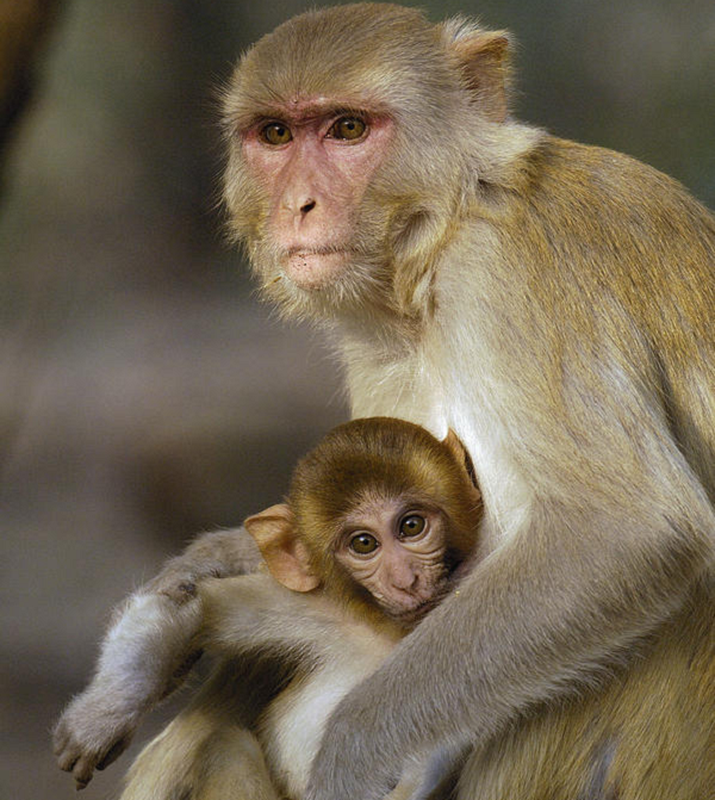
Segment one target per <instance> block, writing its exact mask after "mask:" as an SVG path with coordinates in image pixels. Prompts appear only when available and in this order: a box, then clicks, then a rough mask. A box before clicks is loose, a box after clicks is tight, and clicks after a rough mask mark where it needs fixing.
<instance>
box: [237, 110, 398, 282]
mask: <svg viewBox="0 0 715 800" xmlns="http://www.w3.org/2000/svg"><path fill="white" fill-rule="evenodd" d="M349 108H350V104H349V103H346V104H344V105H343V104H340V103H336V102H335V101H334V100H330V101H327V100H324V99H322V98H313V99H309V100H300V101H296V102H295V103H291V104H290V108H285V109H283V111H282V113H281V114H280V115H279V116H275V117H263V118H261V119H259V120H257V121H256V122H255V123H254V124H253V125H252V126H251V127H250V128H248V129H247V130H245V131H244V132H243V151H244V156H245V159H246V164H247V165H248V169H249V171H250V172H251V173H252V175H253V177H254V179H255V180H256V181H257V182H258V183H259V185H261V187H262V188H263V189H264V191H265V192H266V193H267V195H268V196H269V197H270V198H271V203H270V213H269V223H268V229H269V232H270V236H271V238H272V240H273V241H274V242H275V243H276V245H277V246H278V248H279V251H280V253H281V263H282V266H283V269H284V272H285V274H286V276H287V277H288V279H289V280H291V281H293V282H294V283H295V284H296V285H298V286H299V287H301V288H303V289H320V288H321V286H323V285H324V284H325V283H326V282H328V281H330V280H331V279H332V278H334V277H335V276H336V275H337V274H338V273H339V272H340V270H341V269H342V268H344V267H345V266H346V265H347V264H348V263H349V261H350V258H351V247H352V245H351V242H352V238H353V229H354V225H353V220H354V216H355V210H356V209H357V208H358V206H359V205H360V202H361V200H362V197H363V194H364V192H365V189H366V187H367V185H368V183H369V182H370V179H371V177H372V175H373V173H374V172H375V170H376V169H377V168H378V166H379V165H380V163H381V162H382V160H383V158H384V155H385V153H386V151H387V149H388V145H389V143H390V141H391V139H392V136H393V131H394V125H393V122H392V120H391V119H390V118H389V117H388V116H386V115H376V114H374V113H366V112H360V111H347V110H345V109H349Z"/></svg>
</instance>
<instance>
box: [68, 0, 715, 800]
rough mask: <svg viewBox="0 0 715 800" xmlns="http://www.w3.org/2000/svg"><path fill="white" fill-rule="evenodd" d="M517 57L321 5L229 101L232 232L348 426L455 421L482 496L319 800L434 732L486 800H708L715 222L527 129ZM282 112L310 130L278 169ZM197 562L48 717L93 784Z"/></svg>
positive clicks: (673, 194) (473, 796) (173, 648)
mask: <svg viewBox="0 0 715 800" xmlns="http://www.w3.org/2000/svg"><path fill="white" fill-rule="evenodd" d="M507 44H508V37H507V36H506V35H505V34H504V33H502V32H496V33H493V32H489V31H485V30H482V29H480V28H479V27H478V26H477V25H474V24H473V23H471V22H469V21H467V20H463V19H457V20H449V21H447V22H445V23H443V24H441V25H440V24H437V25H433V24H431V23H430V22H429V21H428V20H427V19H426V18H425V17H424V15H422V14H421V13H420V12H419V11H417V10H415V9H405V8H401V7H399V6H394V5H379V4H376V5H373V4H358V5H353V6H341V7H339V8H334V9H322V10H319V11H315V12H309V13H307V14H304V15H301V16H299V17H296V18H294V19H293V20H290V21H288V22H287V23H286V24H285V25H283V26H281V27H280V28H278V29H277V30H276V31H275V32H273V33H272V34H269V35H268V36H267V37H265V38H264V39H263V40H261V41H260V42H258V43H257V44H256V45H255V46H254V47H253V48H252V49H251V50H250V51H249V52H248V53H247V54H246V55H245V57H244V58H243V59H242V61H241V64H240V65H239V67H238V69H237V71H236V73H235V75H234V78H233V79H232V81H231V83H230V85H229V86H228V87H227V89H226V100H225V109H226V113H225V135H226V141H227V146H228V163H227V169H226V178H225V187H224V196H225V200H226V207H227V210H228V215H229V226H230V228H231V231H232V233H233V235H234V237H235V238H236V239H237V240H240V241H242V242H244V243H245V245H246V248H247V251H248V253H249V256H250V258H251V263H252V269H253V271H254V273H255V275H256V277H257V278H258V280H259V282H260V285H261V290H262V293H263V295H264V296H265V297H266V298H267V299H268V300H270V301H271V302H273V303H275V304H277V305H278V306H279V308H280V309H281V310H282V311H283V313H285V314H286V315H292V316H298V317H304V318H308V319H312V320H314V321H315V322H316V323H317V324H318V325H320V326H322V327H324V328H325V329H326V330H327V331H328V333H329V334H330V336H331V339H332V341H333V342H334V343H335V348H336V350H337V352H338V353H339V354H340V357H341V360H342V362H343V364H344V367H345V374H346V383H347V387H348V391H349V394H350V398H351V403H352V411H353V415H354V416H356V417H366V416H381V415H382V416H394V417H400V418H403V419H406V420H410V421H412V422H416V423H419V424H422V425H424V426H425V427H426V428H428V429H429V430H431V431H432V432H434V433H435V434H437V435H438V436H440V437H442V436H444V435H445V434H446V432H447V430H448V429H453V430H454V431H455V432H456V434H457V435H458V436H459V439H460V440H461V441H462V442H463V443H464V445H465V447H466V449H467V450H468V452H469V454H470V456H471V458H472V461H473V463H474V468H475V471H476V474H477V477H478V479H479V484H480V488H481V490H482V492H483V494H484V500H485V516H484V521H483V524H482V526H481V530H480V537H479V550H480V552H479V554H480V557H481V558H482V560H480V562H479V563H478V564H477V565H476V567H475V568H474V569H473V571H472V572H471V574H470V575H469V576H468V577H467V578H466V579H465V580H464V581H463V584H462V586H461V587H460V592H459V595H455V596H452V597H450V598H448V599H447V600H445V602H444V603H443V604H441V605H440V606H439V607H438V608H437V609H435V610H434V611H433V612H432V613H431V614H430V615H429V616H428V617H427V618H426V619H425V620H424V622H423V623H422V624H421V625H420V626H419V628H418V629H417V630H416V631H414V632H413V633H411V634H410V635H409V636H407V637H406V638H405V639H404V640H403V641H402V642H401V643H400V644H399V646H398V647H397V649H396V650H395V652H394V653H393V654H391V655H390V657H389V658H388V659H387V661H386V662H385V664H384V665H383V666H382V667H381V668H380V669H378V670H377V672H376V673H375V674H374V675H372V676H371V678H370V679H369V680H368V681H367V682H365V683H364V684H363V685H361V686H359V687H358V688H357V689H356V690H355V691H353V692H352V693H351V694H350V695H348V697H346V698H345V700H344V701H343V702H342V703H341V704H340V705H339V706H338V708H337V709H336V711H335V713H334V714H333V716H332V718H331V720H330V722H329V726H328V729H327V733H326V736H325V739H324V745H323V748H322V751H321V753H320V754H319V755H318V758H317V760H316V762H315V766H314V774H313V777H312V782H311V788H310V790H309V793H308V797H309V799H310V800H334V798H335V797H336V796H337V797H341V798H342V797H350V798H357V797H360V798H362V800H373V798H378V797H380V796H381V795H382V794H384V792H385V789H386V787H387V786H388V785H391V783H392V782H393V781H394V780H395V778H396V776H397V775H399V774H400V771H401V765H402V764H403V763H404V760H405V758H406V757H409V756H410V755H411V754H413V753H415V752H422V751H423V750H424V749H425V747H429V746H430V745H432V744H433V743H435V742H437V743H440V744H446V745H448V746H449V745H451V744H455V743H456V744H457V745H462V744H465V743H468V744H470V745H471V746H472V747H473V754H472V757H471V760H470V762H469V763H468V764H467V766H466V768H465V771H464V776H463V780H462V782H461V785H460V793H459V796H460V797H461V798H467V799H468V800H483V798H490V799H491V798H495V799H496V798H499V800H503V799H504V798H509V800H670V798H677V800H703V799H704V798H707V800H709V795H708V791H710V789H711V787H712V785H713V767H712V765H713V764H715V742H713V735H712V730H713V698H714V697H715V678H714V671H715V667H714V666H713V664H714V663H715V655H713V636H714V635H715V634H714V628H713V626H714V625H715V604H714V603H713V594H714V592H715V589H714V588H713V586H714V583H715V566H714V565H715V514H714V513H713V507H712V505H713V501H714V500H715V339H714V336H713V331H714V330H715V222H714V220H713V216H712V215H711V214H710V212H708V211H707V210H706V209H704V208H703V207H702V206H701V205H699V204H698V203H697V202H696V201H695V200H693V199H692V198H691V197H690V196H689V195H688V194H687V192H686V191H685V190H684V189H683V188H682V187H680V186H679V185H678V184H677V183H676V182H674V181H672V180H671V179H669V178H667V177H666V176H664V175H662V174H660V173H659V172H657V171H656V170H653V169H651V168H649V167H647V166H644V165H642V164H639V163H638V162H636V161H635V160H633V159H630V158H628V157H627V156H623V155H620V154H617V153H613V152H611V151H608V150H603V149H600V148H595V147H586V146H583V145H579V144H574V143H571V142H566V141H563V140H560V139H557V138H555V137H552V136H550V135H548V134H547V133H545V132H543V131H540V130H537V129H534V128H532V127H530V126H528V125H525V124H522V123H520V122H518V121H517V120H515V119H513V118H512V117H511V116H510V114H509V113H508V105H507V102H506V101H507V98H508V91H507V90H506V89H507V88H508V87H507V86H506V84H507V83H508V81H507V78H508V65H507V61H506V59H507V56H508V52H507ZM505 87H506V88H505ZM346 115H347V116H348V117H349V118H351V119H355V118H357V119H358V120H360V122H361V123H365V126H366V130H367V131H368V135H366V136H364V137H363V138H362V139H361V140H360V141H357V142H351V143H347V144H346V145H345V147H342V149H341V147H340V146H338V147H334V146H333V145H335V144H336V142H335V141H334V140H332V139H326V138H325V135H324V134H325V131H326V130H329V129H330V126H331V125H332V124H333V123H334V121H335V120H336V119H339V118H341V116H343V117H344V116H346ZM276 120H278V121H279V122H280V124H282V125H283V126H284V127H285V128H286V129H287V130H288V131H289V132H290V133H291V135H292V139H290V141H289V140H286V144H285V146H284V147H281V148H275V149H271V148H266V147H265V146H264V144H265V143H263V144H261V139H260V131H261V129H262V126H263V125H265V124H266V123H269V122H275V121H276ZM337 144H338V145H340V143H339V142H338V143H337ZM328 145H330V147H328ZM309 152H312V153H313V154H315V153H320V157H319V158H315V157H313V158H308V156H307V154H308V153H309ZM360 152H365V153H367V154H368V156H369V157H365V158H364V159H363V161H362V162H361V163H360V167H359V168H355V167H352V168H351V166H350V164H351V161H352V162H354V161H355V156H356V154H359V153H360ZM321 158H322V159H323V161H322V162H321V161H320V159H321ZM326 164H328V165H329V168H328V167H326V166H325V165H326ZM321 170H322V171H321ZM331 237H332V238H331ZM308 267H310V269H308ZM301 270H302V271H301ZM311 270H312V271H311ZM239 539H240V537H236V540H237V541H238V540H239ZM243 564H244V562H241V563H237V564H235V565H234V566H235V568H236V569H241V568H242V567H243ZM201 568H202V567H201V564H198V565H197V564H195V563H193V562H192V560H191V558H190V557H188V558H182V559H179V561H178V562H176V564H175V569H173V570H172V572H171V574H167V575H165V576H160V578H159V580H158V583H157V584H155V585H154V591H153V592H150V593H149V594H146V593H144V594H142V593H141V592H140V593H139V595H138V596H137V598H135V600H134V601H133V604H132V605H131V606H129V607H128V609H127V610H125V613H124V615H123V617H122V618H121V620H120V623H118V626H117V627H118V628H119V629H120V632H121V631H125V630H129V631H130V632H131V633H132V636H131V637H129V639H128V641H129V646H128V647H127V646H125V647H124V648H123V649H122V658H119V656H118V655H116V652H115V649H113V644H112V642H113V641H114V639H113V638H112V634H113V632H110V636H109V637H108V639H107V641H106V642H105V646H104V650H103V661H102V663H101V665H100V670H99V672H98V675H97V678H96V679H95V681H94V682H93V687H94V689H96V690H97V691H96V692H94V693H92V691H88V693H87V694H86V695H83V696H82V697H80V698H79V699H78V700H77V701H75V704H73V706H71V707H70V711H71V712H72V713H71V714H69V715H68V716H66V717H65V718H63V721H61V724H60V726H58V730H60V731H61V732H62V737H61V742H65V740H66V741H68V742H69V745H67V746H66V747H65V745H64V744H62V746H61V748H60V750H61V753H62V755H61V758H62V763H63V765H64V766H65V768H68V769H73V768H74V769H75V774H76V775H77V776H78V779H79V778H85V777H86V775H87V773H89V774H90V775H91V769H92V768H93V766H94V764H96V763H97V762H98V761H100V760H101V759H102V757H103V756H104V755H105V754H106V752H107V750H108V749H109V748H110V747H111V745H112V744H113V743H114V742H115V741H116V740H117V739H120V738H121V735H122V734H123V728H122V726H121V725H114V726H106V727H103V725H102V720H103V718H104V717H103V716H102V715H101V714H97V713H96V712H95V709H94V707H95V706H97V705H98V702H97V697H98V696H99V697H101V698H102V699H103V701H104V705H105V706H107V707H109V708H115V707H116V706H117V705H119V707H120V709H122V710H125V707H124V706H122V705H121V704H120V703H119V702H118V700H119V699H121V694H120V692H119V691H118V690H115V688H116V686H117V685H121V681H120V680H119V678H120V677H121V675H122V670H123V669H124V668H125V667H124V665H125V663H129V664H130V665H131V666H132V667H134V668H136V667H137V664H142V663H143V662H142V658H141V656H142V654H143V653H144V652H145V649H143V645H144V644H146V642H147V636H146V635H145V633H144V634H142V630H144V631H145V629H146V627H147V624H146V623H144V625H143V626H142V617H141V614H140V613H139V611H140V609H141V608H143V607H144V601H146V602H149V601H151V602H154V601H156V598H157V595H159V594H160V593H161V592H162V591H164V592H166V594H167V595H168V596H169V597H173V596H174V594H175V592H176V586H177V584H178V583H179V580H180V576H184V575H189V576H190V575H193V574H194V573H195V572H197V571H198V573H199V574H200V573H201ZM189 583H191V581H189ZM140 601H141V602H140ZM193 603H194V601H193V600H191V599H190V600H188V601H187V602H186V603H185V604H183V605H182V604H175V606H176V607H174V606H171V605H170V604H169V606H168V607H167V608H164V607H163V606H162V615H163V617H162V618H163V620H164V627H165V629H166V631H168V632H169V633H171V632H172V631H173V632H176V631H187V632H186V635H185V636H184V637H183V638H181V637H177V642H174V641H173V639H172V638H171V636H169V635H168V634H167V635H166V636H164V637H162V638H161V643H162V644H163V645H164V646H165V650H166V653H162V654H161V655H157V662H158V663H159V664H160V666H161V669H160V670H158V671H157V676H158V677H157V676H154V675H152V676H150V677H151V680H147V691H146V698H148V700H147V699H146V698H144V697H142V702H141V703H134V704H129V707H128V711H131V712H132V713H134V712H136V713H137V714H138V713H139V712H140V711H142V710H144V709H145V708H146V707H148V706H149V705H151V702H155V701H156V699H157V697H158V696H159V695H160V690H161V688H162V687H165V685H166V684H165V683H162V679H165V676H166V670H167V665H171V664H174V663H176V662H181V660H182V659H183V658H185V657H186V655H187V653H186V650H187V649H189V648H188V646H187V645H186V642H187V641H189V638H190V634H191V633H192V632H193V631H194V630H195V626H196V625H197V622H196V620H197V615H196V613H193V615H191V614H188V613H187V609H188V610H189V611H191V609H192V608H193V606H192V604H193ZM187 617H188V622H182V620H186V619H187ZM187 626H188V627H187ZM113 631H114V629H113ZM122 641H124V640H122ZM132 642H133V643H132ZM182 643H184V644H183V645H182ZM182 646H183V648H184V649H183V650H182ZM105 655H106V657H105ZM139 671H141V670H139ZM169 674H171V672H170V671H169ZM107 685H109V686H110V687H113V688H111V691H105V689H104V688H103V687H105V686H107ZM90 688H92V687H90ZM98 693H99V695H98ZM128 711H126V710H125V714H124V718H123V719H122V723H123V722H124V720H125V719H126V717H127V716H128ZM105 716H106V715H105ZM119 716H121V715H119ZM132 730H133V728H132ZM97 732H98V733H97ZM95 734H96V735H95ZM78 754H80V755H79V756H78ZM78 757H79V758H80V760H79V761H78V760H77V758H78ZM697 764H700V767H699V768H698V766H697ZM78 765H79V766H78Z"/></svg>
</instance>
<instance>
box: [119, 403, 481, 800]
mask: <svg viewBox="0 0 715 800" xmlns="http://www.w3.org/2000/svg"><path fill="white" fill-rule="evenodd" d="M480 509H481V499H480V494H479V491H478V490H477V488H476V487H475V486H474V484H473V483H472V478H471V477H470V475H469V473H468V470H467V469H466V463H465V453H464V450H463V449H462V448H461V446H460V444H459V442H458V441H457V440H456V437H455V436H454V434H450V435H449V436H448V438H447V440H446V441H445V442H444V443H440V442H439V441H437V440H436V439H435V438H434V437H433V436H431V435H430V434H429V433H427V431H425V430H424V429H423V428H420V427H419V426H416V425H412V424H411V423H408V422H404V421H402V420H392V419H379V418H378V419H366V420H355V421H353V422H350V423H347V424H345V425H342V426H340V427H338V428H336V429H335V430H333V431H331V433H329V434H328V435H327V436H326V437H325V438H324V439H323V440H322V441H321V443H320V444H319V445H318V446H317V447H316V448H315V449H314V450H313V451H312V452H311V453H310V454H309V455H308V456H306V458H304V459H303V460H302V461H301V462H300V463H299V465H298V467H297V469H296V471H295V474H294V477H293V481H292V485H291V490H290V494H289V497H288V502H287V504H282V505H278V506H273V507H271V508H269V509H268V510H267V511H264V512H263V513H261V514H257V515H255V516H253V517H249V519H247V520H246V523H245V524H246V528H247V529H248V531H249V533H250V534H251V535H252V536H253V538H254V539H255V541H256V542H257V544H258V547H259V549H260V551H261V553H262V555H263V557H264V559H265V563H266V565H267V567H268V570H269V571H270V573H271V575H267V574H257V575H250V576H243V577H237V578H232V579H225V580H211V581H208V582H204V584H202V585H201V586H200V588H199V592H200V596H201V599H202V605H203V615H204V616H203V625H202V631H201V634H200V640H201V643H202V644H203V645H204V646H205V648H206V649H207V650H210V651H212V652H213V653H214V654H217V655H218V656H220V657H221V659H222V660H221V661H220V663H219V665H218V668H217V669H216V671H215V673H214V675H213V677H212V678H211V679H210V680H209V682H208V683H207V684H206V685H205V686H204V687H203V689H202V690H201V691H200V692H199V694H198V695H197V697H196V698H194V700H193V701H192V703H191V704H190V706H189V707H188V708H187V709H186V710H185V711H184V712H182V713H181V714H180V715H179V716H178V717H177V718H176V719H175V720H174V721H173V722H171V723H170V725H169V726H168V727H167V728H166V730H164V731H163V732H162V733H161V734H159V736H157V737H156V739H155V740H154V741H153V742H151V743H150V744H149V745H148V747H147V748H146V749H145V750H144V751H143V752H142V754H141V755H140V756H139V758H138V759H137V761H136V763H135V764H134V765H133V767H132V769H131V772H130V777H129V781H128V785H127V788H126V790H125V792H124V794H123V795H122V800H172V799H173V798H179V797H181V798H184V800H224V799H225V798H231V800H278V798H279V797H290V798H293V800H300V799H301V798H303V797H304V796H305V788H306V784H307V781H308V775H309V770H310V764H311V761H312V759H313V758H314V756H315V753H316V752H317V750H318V746H319V744H320V737H321V734H322V728H323V725H324V723H325V720H326V719H327V717H328V715H329V713H330V711H331V710H332V709H333V707H334V706H335V705H336V704H337V702H338V701H339V699H340V698H341V697H342V696H343V695H344V694H345V693H346V692H347V691H348V690H349V689H350V688H351V687H352V686H354V685H355V684H356V683H358V682H359V681H360V680H361V679H362V678H364V677H366V676H367V675H369V674H370V673H371V672H373V671H374V670H375V668H376V667H377V666H378V665H379V664H380V662H381V661H382V660H384V658H385V656H386V655H387V654H388V653H389V651H390V650H391V649H392V648H393V647H394V645H395V644H396V643H397V642H398V641H399V639H401V638H402V637H403V636H404V635H405V633H407V632H408V631H409V630H411V629H412V628H413V627H414V625H415V624H416V622H417V621H418V620H419V619H421V618H422V617H424V615H425V614H426V613H427V612H428V611H429V610H430V609H432V608H434V606H435V605H436V604H437V603H438V602H439V601H440V600H441V599H442V598H443V597H444V596H445V595H446V594H447V593H448V592H449V591H451V590H452V589H454V587H455V580H456V578H457V576H458V575H459V574H463V573H464V572H465V571H466V569H467V568H468V566H469V563H470V562H469V557H470V555H471V554H472V552H473V550H474V544H475V530H476V525H475V521H477V520H478V519H479V513H480ZM279 584H282V586H281V585H279ZM283 587H286V588H285V589H284V588H283ZM288 589H290V590H292V591H287V590H288ZM296 592H299V593H301V594H300V595H296V594H295V593H296ZM271 667H273V669H271ZM445 771H446V775H443V772H445ZM449 779H450V769H449V762H446V763H445V759H444V756H443V754H442V753H439V752H438V753H436V754H434V756H433V757H432V758H430V759H425V760H424V763H423V764H419V765H417V766H416V768H415V769H414V770H409V771H408V775H407V776H406V777H405V779H404V780H401V781H400V784H399V785H398V787H397V788H396V789H395V791H394V793H391V795H390V797H391V798H394V800H397V798H408V797H413V796H420V797H427V796H436V797H440V798H441V797H445V796H446V792H447V791H448V789H449ZM445 783H446V785H445ZM418 788H419V790H420V794H419V795H413V793H412V790H413V789H414V790H416V789H418ZM433 791H436V792H437V794H436V795H434V794H432V792H433Z"/></svg>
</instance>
